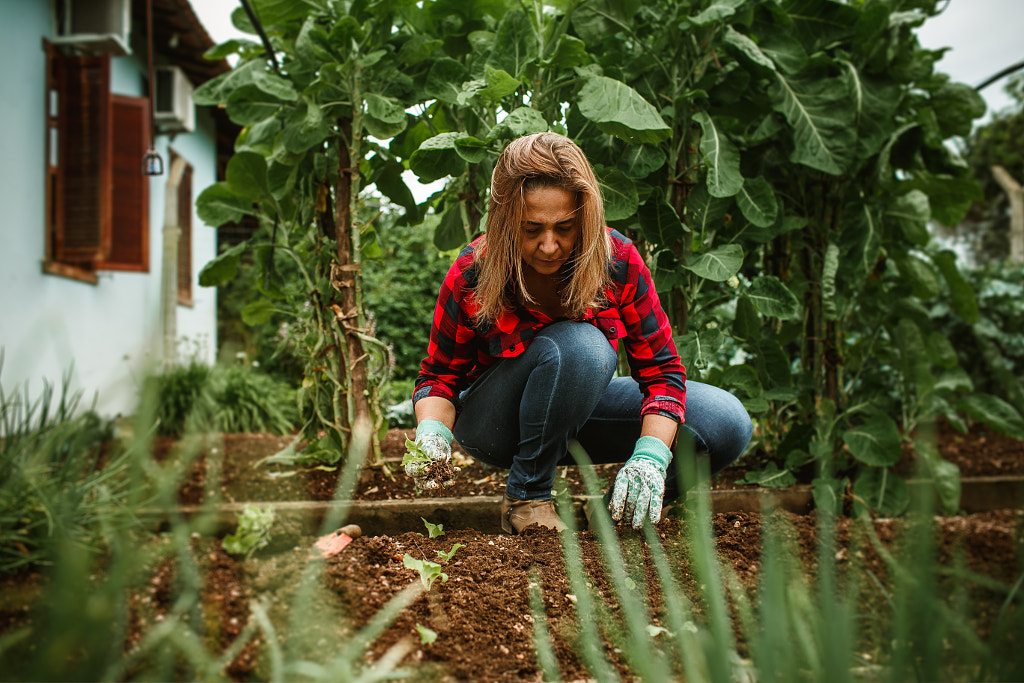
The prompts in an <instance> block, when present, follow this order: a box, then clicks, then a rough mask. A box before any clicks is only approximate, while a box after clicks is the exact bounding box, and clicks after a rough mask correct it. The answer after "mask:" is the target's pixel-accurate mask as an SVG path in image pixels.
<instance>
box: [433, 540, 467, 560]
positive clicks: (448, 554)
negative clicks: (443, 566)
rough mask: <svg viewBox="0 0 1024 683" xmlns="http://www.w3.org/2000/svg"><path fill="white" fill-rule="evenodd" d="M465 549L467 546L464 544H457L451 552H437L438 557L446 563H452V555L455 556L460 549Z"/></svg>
mask: <svg viewBox="0 0 1024 683" xmlns="http://www.w3.org/2000/svg"><path fill="white" fill-rule="evenodd" d="M465 547H466V546H464V545H463V544H462V543H456V544H455V545H453V546H452V549H451V550H449V551H448V552H444V551H443V550H438V551H437V556H438V557H440V558H441V559H442V560H444V561H445V562H448V561H450V560H451V559H452V555H454V554H455V551H456V550H458V549H459V548H465Z"/></svg>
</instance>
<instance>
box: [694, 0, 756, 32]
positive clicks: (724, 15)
mask: <svg viewBox="0 0 1024 683" xmlns="http://www.w3.org/2000/svg"><path fill="white" fill-rule="evenodd" d="M744 2H746V0H712V2H711V3H710V4H709V5H708V6H707V7H706V8H704V9H703V10H701V11H700V12H699V13H697V14H695V15H693V16H692V17H690V18H689V22H690V23H691V24H696V25H697V26H706V25H708V24H713V23H716V22H719V21H722V20H723V19H728V18H729V17H731V16H732V15H733V14H735V13H736V10H737V9H739V8H740V7H741V6H742V5H743V3H744Z"/></svg>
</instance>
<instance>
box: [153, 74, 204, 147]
mask: <svg viewBox="0 0 1024 683" xmlns="http://www.w3.org/2000/svg"><path fill="white" fill-rule="evenodd" d="M155 77H156V89H155V90H154V94H155V95H156V97H155V98H154V100H155V105H154V106H155V108H154V110H153V120H154V121H155V122H156V124H157V125H158V126H159V127H160V129H161V130H163V131H166V132H182V131H184V132H187V133H191V132H192V131H193V130H195V127H196V108H195V105H194V104H192V90H193V88H192V83H191V82H190V81H189V80H188V76H186V75H185V72H184V71H182V70H181V69H180V68H178V67H176V66H161V67H157V69H156V74H155Z"/></svg>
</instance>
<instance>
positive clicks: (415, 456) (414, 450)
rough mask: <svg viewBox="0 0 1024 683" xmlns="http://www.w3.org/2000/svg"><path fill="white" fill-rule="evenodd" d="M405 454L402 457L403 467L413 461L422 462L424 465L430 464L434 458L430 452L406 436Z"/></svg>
mask: <svg viewBox="0 0 1024 683" xmlns="http://www.w3.org/2000/svg"><path fill="white" fill-rule="evenodd" d="M405 451H406V452H405V456H404V457H403V458H402V467H405V466H406V465H408V464H409V463H412V462H421V463H423V464H424V465H429V464H430V462H431V460H432V458H431V457H430V453H427V452H426V451H425V450H423V448H421V447H420V445H419V444H418V443H416V442H415V441H413V440H412V439H410V438H409V437H405Z"/></svg>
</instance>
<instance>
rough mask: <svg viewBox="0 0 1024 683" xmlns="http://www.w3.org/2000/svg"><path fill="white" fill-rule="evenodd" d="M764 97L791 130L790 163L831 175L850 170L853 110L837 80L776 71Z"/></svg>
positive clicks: (854, 138) (853, 145)
mask: <svg viewBox="0 0 1024 683" xmlns="http://www.w3.org/2000/svg"><path fill="white" fill-rule="evenodd" d="M768 95H769V97H770V98H771V101H772V107H773V108H774V109H775V110H776V111H778V112H780V113H781V114H782V115H783V116H785V117H786V121H788V122H789V125H790V127H791V128H792V130H793V151H792V152H791V153H790V156H789V159H790V161H792V162H794V163H798V164H803V165H804V166H808V167H810V168H813V169H817V170H819V171H823V172H825V173H831V174H832V175H840V174H841V173H843V172H844V171H846V170H847V169H848V168H849V167H850V166H851V164H852V163H853V160H854V158H855V155H856V151H857V130H856V121H855V118H854V112H855V110H854V108H853V106H852V102H851V99H850V96H849V93H848V92H847V90H846V88H845V87H844V85H843V82H842V81H841V80H839V79H828V78H822V77H820V76H817V75H812V76H804V77H798V76H788V75H786V74H784V73H781V72H778V71H776V72H775V75H774V78H773V79H772V80H771V85H770V86H769V87H768Z"/></svg>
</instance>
